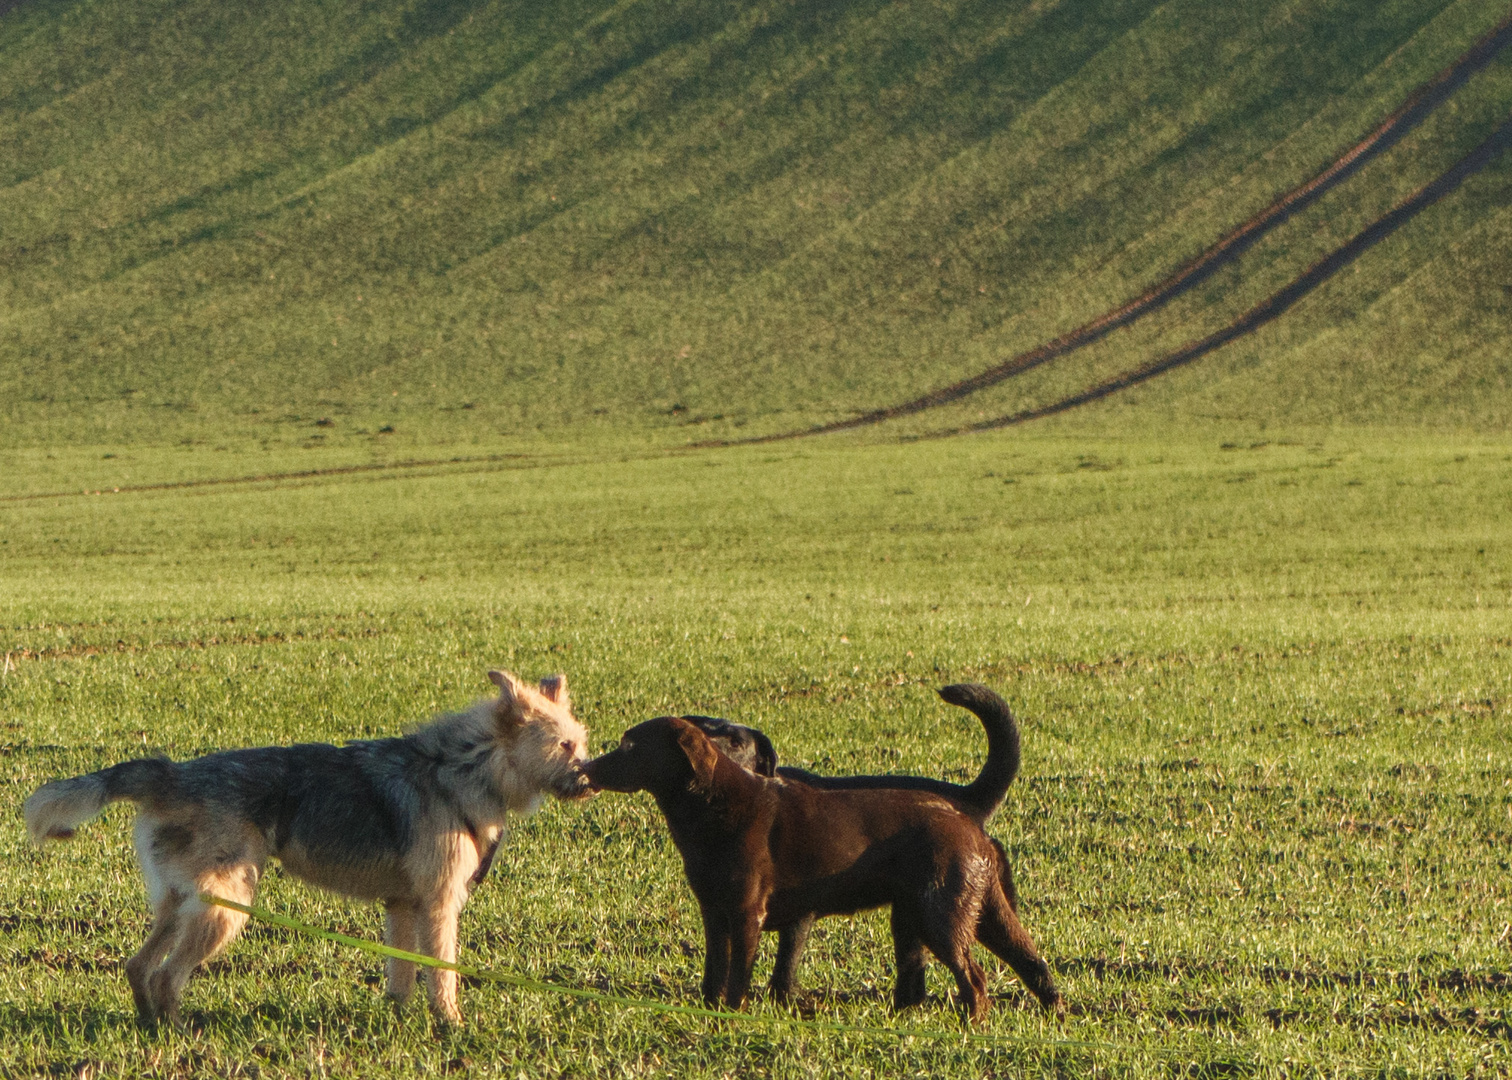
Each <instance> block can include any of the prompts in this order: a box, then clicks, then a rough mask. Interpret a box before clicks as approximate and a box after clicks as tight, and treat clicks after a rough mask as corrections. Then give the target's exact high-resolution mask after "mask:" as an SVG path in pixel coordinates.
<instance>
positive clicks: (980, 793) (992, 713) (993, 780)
mask: <svg viewBox="0 0 1512 1080" xmlns="http://www.w3.org/2000/svg"><path fill="white" fill-rule="evenodd" d="M940 696H941V697H942V698H944V699H945V700H946V701H948V702H950V704H952V705H959V706H960V707H961V708H963V709H968V710H970V711H971V712H973V713H975V714H976V718H977V719H978V720H980V721H981V722H982V727H983V728H985V729H986V731H987V760H986V761H985V762H984V763H983V764H982V771H981V772H980V773H978V774H977V778H976V779H975V780H973V781H972V782H971V783H969V784H967V785H966V786H965V787H963V788H962V789H961V790H960V793H959V794H958V795H957V796H956V798H957V799H958V800H959V801H960V803H961V809H962V810H964V811H965V812H966V813H967V814H969V815H970V816H971V817H973V818H975V819H976V821H977V824H979V825H982V824H985V823H986V821H987V819H988V818H990V817H991V816H992V812H993V811H994V810H996V809H997V808H998V805H999V804H1000V803H1001V802H1002V801H1003V796H1005V795H1007V794H1008V785H1010V784H1012V783H1013V778H1014V777H1015V776H1017V775H1018V771H1019V757H1020V755H1019V727H1018V721H1017V720H1015V719H1014V718H1013V711H1012V710H1011V709H1009V708H1008V703H1007V702H1006V701H1004V700H1003V699H1002V698H1001V697H999V696H998V695H997V694H995V693H993V692H992V691H991V690H989V689H988V688H987V687H985V686H983V685H982V684H981V683H956V684H955V685H953V686H946V687H943V688H942V689H941V690H940Z"/></svg>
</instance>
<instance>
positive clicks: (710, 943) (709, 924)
mask: <svg viewBox="0 0 1512 1080" xmlns="http://www.w3.org/2000/svg"><path fill="white" fill-rule="evenodd" d="M699 907H700V908H701V910H702V911H703V924H704V973H703V999H704V1004H705V1005H718V1004H719V999H720V998H721V997H723V996H724V991H725V981H726V980H727V979H728V977H729V973H730V928H729V923H728V920H727V919H726V918H725V916H724V913H723V912H721V911H718V910H717V909H715V908H713V907H710V906H709V905H707V904H701V905H699Z"/></svg>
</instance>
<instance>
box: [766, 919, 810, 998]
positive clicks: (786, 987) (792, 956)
mask: <svg viewBox="0 0 1512 1080" xmlns="http://www.w3.org/2000/svg"><path fill="white" fill-rule="evenodd" d="M813 928H814V917H813V916H812V915H808V916H806V917H804V918H802V919H800V920H799V921H797V922H795V923H794V924H793V925H792V926H784V927H783V928H782V929H781V930H779V931H778V932H777V961H776V963H774V964H773V965H772V982H771V985H770V986H769V987H768V988H767V989H768V993H770V994H771V995H772V1000H774V1001H777V1002H787V1001H791V1000H792V997H793V994H794V992H795V991H796V990H797V989H798V964H799V963H800V962H801V961H802V960H803V949H804V947H805V946H806V945H807V944H808V936H809V931H810V930H812V929H813Z"/></svg>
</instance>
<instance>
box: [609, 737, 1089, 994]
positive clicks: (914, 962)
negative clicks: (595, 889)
mask: <svg viewBox="0 0 1512 1080" xmlns="http://www.w3.org/2000/svg"><path fill="white" fill-rule="evenodd" d="M584 773H585V774H586V775H587V777H588V780H589V782H590V783H591V784H592V785H593V786H594V787H595V788H601V789H606V790H609V791H626V792H628V791H649V792H650V793H651V794H652V796H653V797H654V798H655V799H656V803H657V805H658V806H659V807H660V808H661V811H662V813H663V815H665V817H666V819H667V826H668V828H669V829H670V830H671V833H672V840H673V842H674V843H675V844H676V845H677V849H678V851H679V852H680V853H681V854H682V858H683V868H684V870H685V871H686V873H687V876H688V883H689V885H691V886H692V888H693V894H694V896H695V897H697V899H698V904H699V909H700V911H701V913H702V915H703V922H704V940H705V945H706V948H707V952H706V955H705V958H704V976H703V996H704V1000H705V1001H707V1002H709V1003H711V1004H712V1003H715V1002H718V1001H721V1000H723V1001H724V1003H725V1004H726V1005H728V1006H730V1007H732V1008H738V1007H739V1006H740V1004H741V1002H742V1001H743V1000H744V999H745V996H746V992H747V990H748V989H749V988H750V983H751V968H752V966H753V965H754V964H755V960H756V949H757V945H758V943H759V939H760V935H761V931H763V930H782V929H784V928H787V927H792V926H795V925H797V924H799V923H801V922H803V921H804V920H807V919H811V918H813V917H814V916H817V915H840V914H851V913H854V912H857V911H861V910H864V909H867V908H874V907H881V906H883V905H891V907H892V931H893V947H894V950H895V954H896V957H897V966H898V981H897V987H896V989H895V991H894V994H893V1001H894V1004H895V1005H896V1007H897V1008H900V1009H902V1008H906V1007H908V1006H910V1005H916V1004H918V1003H919V1002H920V1001H922V1000H923V998H924V964H925V949H928V950H929V951H930V952H932V953H934V954H935V956H937V957H938V958H939V959H940V961H941V962H942V963H943V964H945V966H946V967H947V968H949V969H950V973H951V974H952V975H953V976H954V977H955V980H956V987H957V990H958V992H959V995H960V1005H961V1008H962V1010H963V1011H964V1012H965V1013H966V1014H967V1015H968V1016H970V1017H971V1018H972V1019H977V1018H980V1017H981V1016H983V1015H984V1014H985V1013H986V1011H987V993H986V978H985V976H984V975H983V974H982V969H981V968H980V967H978V966H977V964H976V962H975V961H974V960H973V959H972V958H971V944H972V942H973V941H980V942H981V943H982V944H983V945H985V946H987V948H989V949H991V950H992V951H993V952H994V953H996V954H997V955H998V956H1000V957H1002V958H1003V959H1004V960H1006V961H1007V962H1008V963H1009V964H1010V965H1011V966H1012V967H1013V969H1014V970H1015V971H1016V972H1018V975H1019V977H1020V978H1021V979H1023V980H1024V983H1025V985H1027V986H1028V987H1029V989H1030V990H1031V991H1033V992H1034V994H1035V995H1036V996H1037V997H1038V998H1039V999H1040V1001H1041V1003H1043V1004H1044V1005H1045V1006H1046V1007H1047V1008H1053V1009H1056V1010H1059V1009H1060V1008H1061V997H1060V993H1059V991H1057V990H1056V988H1055V983H1054V980H1053V979H1052V978H1051V976H1050V970H1049V968H1048V967H1046V965H1045V962H1044V961H1043V960H1041V959H1040V957H1039V954H1038V953H1037V952H1036V951H1035V948H1034V942H1033V941H1032V940H1030V938H1029V935H1028V934H1027V933H1025V932H1024V929H1023V927H1022V926H1020V925H1019V921H1018V918H1017V917H1016V916H1015V915H1014V912H1013V908H1012V907H1011V906H1010V905H1009V903H1008V898H1007V896H1006V895H1004V893H1003V888H1002V884H1001V881H1000V875H1001V859H1002V856H1001V854H1000V852H999V849H998V848H997V847H996V846H995V845H994V844H993V842H992V840H991V839H990V838H989V837H988V836H987V834H986V833H985V832H983V831H982V828H981V826H980V825H978V824H977V823H976V822H975V821H973V820H972V819H971V818H969V817H967V816H966V815H965V814H963V813H961V812H960V811H959V810H958V809H957V808H956V807H954V806H952V805H951V804H950V803H949V802H947V801H945V800H944V799H941V798H940V797H939V796H937V795H933V794H931V793H929V792H923V791H910V790H879V789H856V790H838V791H825V790H820V789H817V788H813V787H810V786H808V785H807V784H804V783H801V782H795V781H788V780H783V779H768V778H765V777H761V776H757V775H755V774H754V773H752V772H750V771H749V770H747V769H744V768H742V767H741V766H739V765H737V764H736V763H735V762H733V761H731V760H730V759H729V758H728V757H726V756H725V755H724V754H722V753H720V751H719V750H718V749H717V748H716V747H715V746H714V744H713V743H712V742H710V741H709V739H708V737H707V736H706V735H704V733H703V732H702V731H700V730H699V729H698V727H696V726H695V725H694V724H691V723H689V722H688V721H686V720H684V719H682V718H681V717H671V716H665V717H659V718H658V719H655V720H648V721H646V722H645V723H643V724H638V725H637V726H635V727H633V728H631V729H630V730H629V731H627V732H625V734H624V736H623V737H622V738H621V740H620V745H619V747H618V748H617V749H615V750H612V751H610V752H609V753H607V754H604V755H602V756H600V757H597V758H595V759H594V760H592V761H590V762H589V763H588V764H587V765H586V766H585V767H584Z"/></svg>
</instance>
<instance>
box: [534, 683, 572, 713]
mask: <svg viewBox="0 0 1512 1080" xmlns="http://www.w3.org/2000/svg"><path fill="white" fill-rule="evenodd" d="M541 693H542V694H543V695H544V696H545V698H546V700H547V701H549V702H551V703H552V704H553V705H560V706H562V708H564V709H570V708H572V699H571V698H570V697H568V696H567V676H565V675H548V676H546V677H545V678H544V679H542V680H541Z"/></svg>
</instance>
